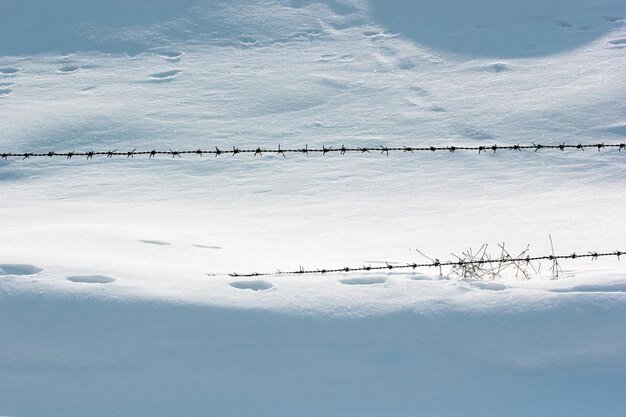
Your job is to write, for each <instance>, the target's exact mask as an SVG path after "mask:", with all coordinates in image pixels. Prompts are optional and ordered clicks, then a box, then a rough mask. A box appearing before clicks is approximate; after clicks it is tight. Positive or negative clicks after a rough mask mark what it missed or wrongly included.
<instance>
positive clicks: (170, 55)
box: [159, 51, 183, 62]
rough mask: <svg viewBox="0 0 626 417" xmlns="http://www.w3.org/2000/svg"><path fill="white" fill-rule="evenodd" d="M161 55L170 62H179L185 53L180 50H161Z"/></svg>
mask: <svg viewBox="0 0 626 417" xmlns="http://www.w3.org/2000/svg"><path fill="white" fill-rule="evenodd" d="M159 56H160V57H161V58H163V59H165V60H166V61H169V62H178V61H180V60H181V58H182V57H183V53H182V52H178V51H164V52H159Z"/></svg>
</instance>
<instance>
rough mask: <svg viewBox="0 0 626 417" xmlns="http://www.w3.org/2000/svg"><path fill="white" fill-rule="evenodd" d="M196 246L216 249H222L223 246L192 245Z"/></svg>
mask: <svg viewBox="0 0 626 417" xmlns="http://www.w3.org/2000/svg"><path fill="white" fill-rule="evenodd" d="M191 246H193V247H195V248H200V249H214V250H219V249H222V247H221V246H207V245H191Z"/></svg>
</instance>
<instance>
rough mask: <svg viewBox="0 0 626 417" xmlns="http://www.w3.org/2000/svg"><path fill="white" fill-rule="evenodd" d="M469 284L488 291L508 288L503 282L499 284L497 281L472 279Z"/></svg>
mask: <svg viewBox="0 0 626 417" xmlns="http://www.w3.org/2000/svg"><path fill="white" fill-rule="evenodd" d="M470 286H471V287H473V288H477V289H479V290H488V291H503V290H506V289H507V288H509V287H507V286H506V285H504V284H500V283H498V282H488V281H473V282H471V283H470Z"/></svg>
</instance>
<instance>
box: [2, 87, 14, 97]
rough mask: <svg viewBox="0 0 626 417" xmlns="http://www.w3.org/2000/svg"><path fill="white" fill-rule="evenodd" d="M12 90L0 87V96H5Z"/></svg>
mask: <svg viewBox="0 0 626 417" xmlns="http://www.w3.org/2000/svg"><path fill="white" fill-rule="evenodd" d="M12 92H13V90H11V89H10V88H0V97H6V96H8V95H9V94H11V93H12Z"/></svg>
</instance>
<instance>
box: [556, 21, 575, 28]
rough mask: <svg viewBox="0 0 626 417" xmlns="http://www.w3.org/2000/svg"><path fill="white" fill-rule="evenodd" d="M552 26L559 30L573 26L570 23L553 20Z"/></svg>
mask: <svg viewBox="0 0 626 417" xmlns="http://www.w3.org/2000/svg"><path fill="white" fill-rule="evenodd" d="M554 24H555V25H557V26H558V27H560V28H571V27H573V26H574V25H573V24H572V23H570V22H568V21H567V20H555V21H554Z"/></svg>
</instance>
